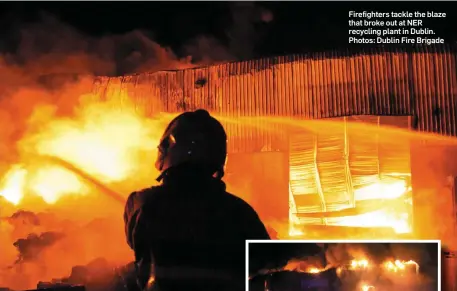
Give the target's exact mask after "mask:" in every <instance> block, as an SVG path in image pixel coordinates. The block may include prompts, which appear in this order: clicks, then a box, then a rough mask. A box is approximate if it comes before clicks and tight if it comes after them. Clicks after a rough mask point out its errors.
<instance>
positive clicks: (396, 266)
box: [384, 260, 419, 273]
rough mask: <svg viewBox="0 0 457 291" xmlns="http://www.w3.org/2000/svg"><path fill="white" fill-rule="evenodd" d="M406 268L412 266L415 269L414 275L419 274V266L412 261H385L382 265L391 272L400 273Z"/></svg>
mask: <svg viewBox="0 0 457 291" xmlns="http://www.w3.org/2000/svg"><path fill="white" fill-rule="evenodd" d="M407 266H414V267H415V268H416V273H419V264H417V263H416V262H414V261H411V260H410V261H406V262H405V261H400V260H395V261H387V262H385V263H384V267H385V268H386V269H387V270H388V271H391V272H400V271H404V270H405V269H406V267H407Z"/></svg>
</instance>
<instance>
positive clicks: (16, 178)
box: [0, 165, 27, 205]
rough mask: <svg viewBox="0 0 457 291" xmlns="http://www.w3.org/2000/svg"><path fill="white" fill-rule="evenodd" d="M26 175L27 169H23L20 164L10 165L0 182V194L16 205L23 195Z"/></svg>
mask: <svg viewBox="0 0 457 291" xmlns="http://www.w3.org/2000/svg"><path fill="white" fill-rule="evenodd" d="M26 176H27V170H25V169H23V168H22V167H21V166H20V165H14V166H13V167H11V169H10V170H9V171H8V172H7V173H6V175H5V177H4V178H3V179H2V183H1V184H0V196H3V198H5V199H6V200H8V201H9V202H11V203H13V204H15V205H17V204H18V203H19V202H20V201H21V199H22V196H23V187H24V182H25V179H26Z"/></svg>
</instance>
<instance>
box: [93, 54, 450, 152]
mask: <svg viewBox="0 0 457 291" xmlns="http://www.w3.org/2000/svg"><path fill="white" fill-rule="evenodd" d="M455 58H456V54H455V50H454V48H450V47H441V48H439V49H434V50H433V51H432V50H431V49H424V48H419V49H417V51H414V52H403V51H397V52H386V51H383V50H381V49H377V50H373V51H371V52H370V53H365V54H358V55H353V56H347V54H346V55H343V54H342V52H337V51H336V52H331V53H327V54H323V53H320V54H313V55H310V56H302V55H293V56H288V57H277V58H265V59H260V60H252V61H246V62H238V63H228V64H221V65H215V66H211V67H207V68H199V69H187V70H180V71H166V72H157V73H149V74H141V75H135V76H125V77H119V78H105V77H99V78H96V81H95V82H94V92H96V94H98V95H99V96H98V99H99V100H104V99H106V98H110V99H112V100H116V99H117V98H120V99H119V102H120V103H122V102H124V101H125V100H124V101H123V99H122V98H124V97H126V96H129V97H130V98H131V99H132V101H133V102H134V103H135V105H136V107H137V108H138V109H141V108H143V109H142V110H144V111H145V112H146V114H147V115H148V116H150V115H152V114H154V113H155V112H158V111H167V112H171V113H178V112H181V111H183V110H191V109H196V108H205V109H209V110H211V111H214V112H215V113H218V114H219V115H221V116H226V117H227V118H231V121H232V122H226V124H225V125H226V127H227V130H228V132H229V134H230V136H231V144H230V145H229V148H230V150H231V151H235V152H236V151H248V152H249V151H254V150H258V149H259V148H262V147H263V146H265V145H268V144H269V145H275V146H272V147H280V146H281V144H283V143H284V142H285V140H286V138H285V136H286V133H285V131H284V128H283V127H280V126H276V125H275V126H270V127H273V130H264V129H262V128H264V127H265V123H264V122H263V121H261V120H255V121H253V124H251V125H250V126H245V125H243V124H239V123H238V124H237V123H236V122H233V121H234V120H235V119H236V118H238V117H239V116H242V115H244V116H250V117H256V116H292V117H300V118H305V119H318V118H324V117H328V118H333V117H342V116H348V115H412V116H415V120H416V121H415V124H416V127H417V129H419V130H420V131H430V132H436V133H440V134H443V135H454V136H455V135H457V118H456V115H457V97H456V95H457V80H456V72H455V69H456V66H455V62H456V59H455ZM201 78H204V79H206V80H207V82H206V84H205V85H204V86H202V87H198V86H196V85H195V81H196V80H199V79H201ZM184 101H185V102H184ZM275 132H276V133H275ZM277 132H280V134H278V133H277Z"/></svg>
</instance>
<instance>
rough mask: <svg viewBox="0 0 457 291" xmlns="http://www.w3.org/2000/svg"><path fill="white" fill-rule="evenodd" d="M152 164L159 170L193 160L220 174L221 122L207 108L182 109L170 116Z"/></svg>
mask: <svg viewBox="0 0 457 291" xmlns="http://www.w3.org/2000/svg"><path fill="white" fill-rule="evenodd" d="M158 150H159V152H158V155H157V160H156V164H155V166H156V168H157V170H159V171H160V172H161V173H162V174H161V176H160V177H159V180H160V179H161V177H162V176H163V175H164V174H165V172H166V171H168V170H169V169H170V168H173V167H176V166H178V165H181V164H186V163H189V164H195V165H200V166H204V167H206V168H207V169H208V170H211V171H213V174H216V176H217V177H218V178H222V177H223V175H224V166H225V162H226V158H227V134H226V132H225V130H224V127H223V126H222V124H221V123H220V122H219V121H218V120H217V119H215V118H214V117H212V116H211V115H210V114H209V113H208V111H206V110H203V109H199V110H196V111H190V112H184V113H182V114H180V115H178V116H177V117H176V118H174V119H173V120H172V121H171V122H170V124H169V125H168V127H167V128H166V129H165V132H164V134H163V135H162V138H161V140H160V144H159V146H158Z"/></svg>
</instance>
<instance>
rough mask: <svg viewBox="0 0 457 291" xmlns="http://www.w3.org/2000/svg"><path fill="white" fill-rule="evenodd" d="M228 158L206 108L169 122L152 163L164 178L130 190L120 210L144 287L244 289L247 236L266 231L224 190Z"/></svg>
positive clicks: (217, 127)
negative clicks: (152, 184)
mask: <svg viewBox="0 0 457 291" xmlns="http://www.w3.org/2000/svg"><path fill="white" fill-rule="evenodd" d="M226 156H227V135H226V133H225V130H224V128H223V126H222V125H221V123H220V122H219V121H217V120H216V119H215V118H214V117H212V116H211V115H210V114H209V113H208V112H207V111H205V110H201V109H200V110H196V111H193V112H185V113H183V114H181V115H179V116H178V117H176V118H175V119H174V120H172V121H171V123H170V124H169V125H168V127H167V128H166V130H165V132H164V134H163V136H162V138H161V140H160V144H159V146H158V156H157V161H156V164H155V166H156V168H157V169H158V170H159V171H160V173H161V174H160V176H159V177H158V178H157V180H158V181H159V182H161V184H160V186H156V187H151V188H149V189H145V190H142V191H139V192H134V193H132V194H131V195H130V196H129V198H128V200H127V203H126V207H125V212H124V221H125V231H126V237H127V242H128V244H129V246H130V247H131V248H132V249H133V251H134V254H135V260H136V263H135V265H136V270H137V278H138V280H137V281H138V286H139V287H140V288H141V289H143V290H144V289H147V290H163V291H174V290H188V291H189V290H199V291H209V290H211V291H212V290H218V291H223V290H229V289H230V290H238V289H239V290H244V289H245V241H246V240H248V239H261V240H266V239H270V237H269V235H268V232H267V230H266V228H265V226H264V224H263V223H262V221H261V220H260V219H259V216H258V215H257V213H256V212H255V210H254V209H253V208H252V207H251V206H250V205H249V204H247V203H246V202H245V201H243V200H242V199H240V198H238V197H236V196H234V195H232V194H230V193H227V192H226V185H225V183H224V182H223V181H222V178H223V176H224V167H225V162H226ZM151 274H153V275H151Z"/></svg>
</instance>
